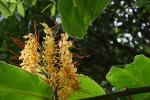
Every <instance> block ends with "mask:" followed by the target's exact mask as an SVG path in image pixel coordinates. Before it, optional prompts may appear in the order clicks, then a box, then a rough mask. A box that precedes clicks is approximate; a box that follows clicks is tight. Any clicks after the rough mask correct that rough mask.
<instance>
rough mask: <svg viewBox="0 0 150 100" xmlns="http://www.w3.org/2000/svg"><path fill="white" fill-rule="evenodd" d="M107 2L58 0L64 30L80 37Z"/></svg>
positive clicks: (107, 0) (104, 0)
mask: <svg viewBox="0 0 150 100" xmlns="http://www.w3.org/2000/svg"><path fill="white" fill-rule="evenodd" d="M108 3H109V0H59V2H58V11H59V13H60V15H61V20H62V25H63V27H64V29H65V31H66V32H67V33H68V34H69V35H71V36H77V37H82V36H83V35H84V34H85V33H86V30H87V28H88V25H89V24H91V23H92V21H93V20H94V19H95V18H96V17H97V16H98V15H99V14H100V12H102V11H103V9H104V8H105V7H106V6H107V4H108Z"/></svg>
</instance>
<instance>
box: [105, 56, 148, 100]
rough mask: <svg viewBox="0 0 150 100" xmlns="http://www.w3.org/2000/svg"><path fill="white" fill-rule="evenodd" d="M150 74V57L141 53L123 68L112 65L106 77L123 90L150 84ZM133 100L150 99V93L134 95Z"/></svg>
mask: <svg viewBox="0 0 150 100" xmlns="http://www.w3.org/2000/svg"><path fill="white" fill-rule="evenodd" d="M149 74H150V59H149V58H147V57H145V56H143V55H139V56H136V57H135V60H134V62H133V63H132V64H128V65H126V67H125V68H123V69H121V68H118V67H115V66H114V67H112V68H111V70H110V72H109V73H108V74H107V76H106V78H107V80H108V81H109V82H110V83H111V84H112V85H113V86H115V88H116V89H117V90H121V89H123V88H136V87H144V86H150V77H149ZM133 100H150V93H145V94H138V95H134V96H133Z"/></svg>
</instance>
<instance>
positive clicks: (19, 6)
mask: <svg viewBox="0 0 150 100" xmlns="http://www.w3.org/2000/svg"><path fill="white" fill-rule="evenodd" d="M17 11H18V13H19V14H20V15H21V16H22V17H24V15H25V10H24V7H23V4H22V2H21V1H18V3H17Z"/></svg>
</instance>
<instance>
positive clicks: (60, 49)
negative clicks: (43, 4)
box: [19, 23, 79, 100]
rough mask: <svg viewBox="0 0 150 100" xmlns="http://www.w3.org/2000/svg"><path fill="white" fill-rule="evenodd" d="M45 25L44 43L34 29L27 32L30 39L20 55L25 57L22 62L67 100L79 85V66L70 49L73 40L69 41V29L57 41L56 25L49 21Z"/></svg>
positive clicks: (57, 96)
mask: <svg viewBox="0 0 150 100" xmlns="http://www.w3.org/2000/svg"><path fill="white" fill-rule="evenodd" d="M42 26H43V27H44V33H45V37H43V38H44V41H43V43H42V44H43V45H40V43H38V40H37V35H33V34H32V33H30V34H28V35H26V36H24V38H25V39H26V41H25V46H24V49H23V50H22V51H21V56H20V57H19V59H20V60H22V63H21V64H20V66H21V68H22V69H24V70H26V71H28V72H31V73H34V74H37V75H38V76H39V77H41V78H42V79H44V80H45V81H46V82H47V83H48V84H49V85H50V86H51V87H52V88H53V93H54V98H55V99H56V100H66V99H67V97H68V96H69V95H70V94H71V93H73V92H75V91H76V90H78V89H79V87H78V82H77V76H78V74H77V73H76V71H77V68H76V67H75V66H74V63H73V61H72V53H71V52H70V51H69V48H70V47H71V46H72V42H71V41H68V34H67V33H62V34H61V39H60V41H59V42H58V43H56V42H55V38H54V35H53V31H52V29H51V28H50V27H48V25H47V24H45V23H42Z"/></svg>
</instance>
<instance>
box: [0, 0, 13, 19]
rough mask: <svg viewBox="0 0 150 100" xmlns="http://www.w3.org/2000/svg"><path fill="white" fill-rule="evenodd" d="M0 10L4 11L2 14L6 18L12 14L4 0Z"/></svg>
mask: <svg viewBox="0 0 150 100" xmlns="http://www.w3.org/2000/svg"><path fill="white" fill-rule="evenodd" d="M0 11H1V12H2V15H4V17H5V18H7V17H8V16H10V15H11V14H12V13H11V11H10V10H9V8H8V6H7V5H6V4H5V3H4V1H1V0H0Z"/></svg>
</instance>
